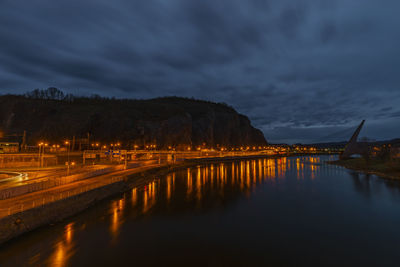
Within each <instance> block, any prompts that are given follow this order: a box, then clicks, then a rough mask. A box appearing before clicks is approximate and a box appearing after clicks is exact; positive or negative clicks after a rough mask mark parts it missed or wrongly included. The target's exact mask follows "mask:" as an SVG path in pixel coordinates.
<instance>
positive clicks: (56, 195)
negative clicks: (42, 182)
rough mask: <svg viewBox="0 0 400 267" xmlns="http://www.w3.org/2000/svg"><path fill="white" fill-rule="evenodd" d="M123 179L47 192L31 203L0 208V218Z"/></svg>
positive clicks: (111, 178)
mask: <svg viewBox="0 0 400 267" xmlns="http://www.w3.org/2000/svg"><path fill="white" fill-rule="evenodd" d="M123 179H124V177H123V176H121V177H110V178H107V179H104V180H103V181H102V182H101V183H93V184H88V185H84V186H81V187H79V188H73V189H67V190H64V191H61V190H60V192H49V193H43V194H42V195H41V197H40V198H38V199H35V200H32V201H24V203H13V204H11V205H9V206H8V207H2V208H0V218H2V217H6V216H9V215H12V214H15V213H19V212H23V211H25V210H29V209H32V208H37V207H41V206H44V205H46V204H48V203H51V202H55V201H60V200H64V199H66V198H69V197H73V196H76V195H79V194H82V193H85V192H88V191H90V190H93V189H98V188H101V187H105V186H107V185H109V184H112V183H116V182H120V181H122V180H123Z"/></svg>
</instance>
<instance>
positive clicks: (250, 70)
mask: <svg viewBox="0 0 400 267" xmlns="http://www.w3.org/2000/svg"><path fill="white" fill-rule="evenodd" d="M399 7H400V4H399V3H398V2H397V1H394V0H388V1H385V4H382V3H379V2H378V1H375V0H354V1H348V0H333V1H323V0H317V1H314V0H299V1H295V2H294V1H290V0H282V1H262V0H249V1H242V0H231V1H211V0H203V1H194V0H193V1H191V0H170V1H161V0H154V1H151V3H150V2H146V1H128V0H115V1H105V0H87V1H78V0H70V1H62V2H60V1H51V0H39V1H22V0H4V1H1V2H0V93H23V92H25V91H28V90H32V89H34V88H47V87H49V86H56V87H59V88H61V89H63V90H66V91H68V92H71V93H75V94H87V95H90V94H94V93H96V94H101V95H106V96H116V97H134V98H135V97H136V98H149V97H156V96H164V95H180V96H188V97H192V96H193V97H197V98H202V99H207V100H212V101H217V102H226V103H228V104H230V105H232V106H234V107H235V108H236V109H238V110H239V111H240V112H243V113H245V114H246V115H248V116H249V117H250V118H251V119H252V121H253V124H254V125H255V126H257V127H259V128H261V129H262V130H263V131H264V133H265V135H266V137H267V139H268V140H270V141H272V142H294V141H296V140H298V141H299V140H300V141H302V142H313V141H315V140H319V139H320V138H321V136H322V137H323V136H326V134H327V133H328V132H329V131H334V130H335V129H340V128H341V127H349V126H354V125H356V124H357V123H358V122H359V121H360V120H361V119H364V118H365V119H367V125H368V124H369V125H370V127H369V128H368V127H366V129H365V131H366V132H365V134H366V135H371V136H370V137H371V138H375V139H382V138H392V137H397V136H399V132H400V123H399V118H400V116H399V113H400V107H399V105H398V102H399V99H400V88H399V84H400V75H399V73H398V70H399V69H400V56H399V53H398V47H400V30H399V28H398V25H399V23H400V17H399V16H398V14H397V10H398V9H399ZM379 129H385V131H380V130H379ZM321 141H323V140H321ZM326 141H329V140H326Z"/></svg>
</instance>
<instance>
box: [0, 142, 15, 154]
mask: <svg viewBox="0 0 400 267" xmlns="http://www.w3.org/2000/svg"><path fill="white" fill-rule="evenodd" d="M18 152H19V143H16V142H0V153H2V154H4V153H18Z"/></svg>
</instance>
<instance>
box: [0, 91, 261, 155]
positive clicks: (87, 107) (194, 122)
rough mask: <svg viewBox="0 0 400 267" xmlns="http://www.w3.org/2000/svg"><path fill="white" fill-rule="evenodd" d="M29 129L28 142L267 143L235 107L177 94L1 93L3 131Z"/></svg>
mask: <svg viewBox="0 0 400 267" xmlns="http://www.w3.org/2000/svg"><path fill="white" fill-rule="evenodd" d="M24 130H26V132H27V142H28V144H29V143H31V144H36V143H37V142H39V141H40V140H46V141H49V142H54V143H59V142H60V141H61V140H63V139H65V138H72V136H75V137H76V138H77V139H79V138H86V137H87V136H88V134H89V136H90V140H92V141H98V142H115V141H119V142H124V143H125V144H130V145H132V146H133V145H135V144H136V145H139V146H141V145H144V144H156V145H157V147H161V148H165V147H168V146H175V147H178V146H200V145H203V146H206V147H216V146H218V145H219V146H226V147H231V146H247V145H251V146H253V145H257V146H258V145H265V144H266V143H267V142H266V140H265V138H264V135H263V134H262V132H261V131H260V130H258V129H256V128H254V127H253V126H251V123H250V120H249V119H248V118H247V117H246V116H244V115H241V114H238V113H237V112H236V111H235V110H234V109H233V108H231V107H229V106H227V105H224V104H217V103H212V102H207V101H200V100H193V99H187V98H178V97H165V98H156V99H151V100H116V99H105V98H82V97H81V98H73V99H69V100H50V99H47V100H45V99H33V98H27V97H24V96H12V95H7V96H0V131H3V132H5V133H8V134H14V133H18V134H21V133H23V131H24Z"/></svg>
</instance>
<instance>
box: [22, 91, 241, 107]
mask: <svg viewBox="0 0 400 267" xmlns="http://www.w3.org/2000/svg"><path fill="white" fill-rule="evenodd" d="M23 96H24V97H26V98H29V99H37V100H58V101H65V102H79V103H82V102H87V101H89V102H110V101H119V102H131V101H135V100H137V99H131V98H115V97H104V96H100V95H98V94H92V95H90V96H76V95H73V94H67V93H64V92H63V91H62V90H60V89H58V88H55V87H49V88H47V89H35V90H32V91H30V92H26V93H25V94H23ZM157 99H160V100H164V99H170V100H171V101H173V100H174V99H175V100H181V99H188V100H191V101H195V102H201V103H207V104H217V105H222V106H224V107H227V108H230V109H232V110H234V109H233V107H232V106H230V105H228V104H226V103H224V102H218V103H215V102H211V101H207V100H199V99H195V98H193V97H191V98H187V97H177V96H167V97H157V98H154V99H153V100H157Z"/></svg>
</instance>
